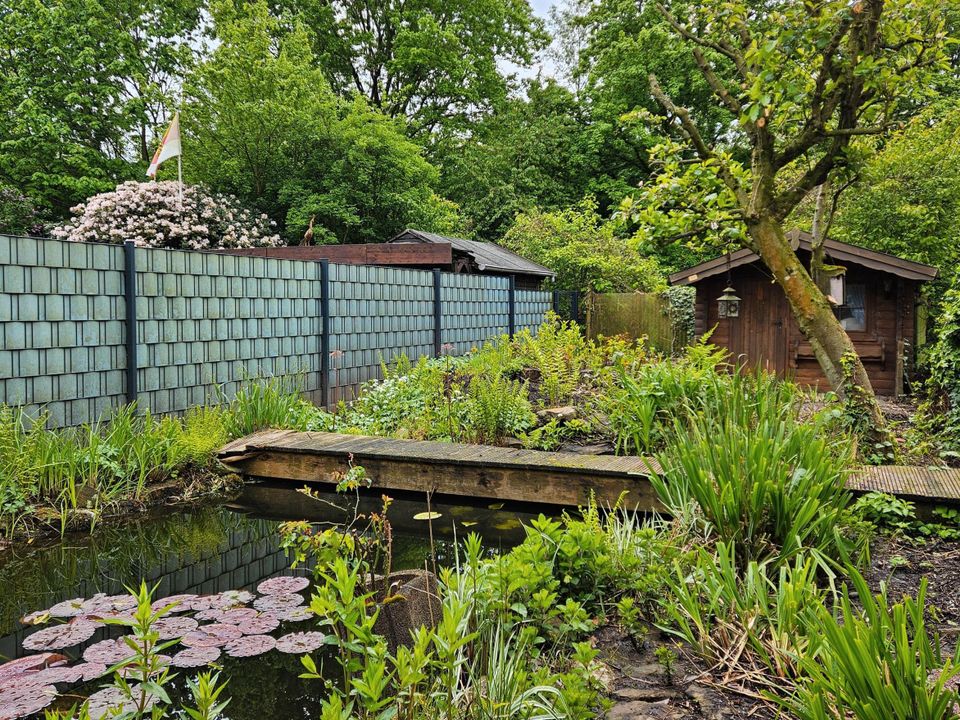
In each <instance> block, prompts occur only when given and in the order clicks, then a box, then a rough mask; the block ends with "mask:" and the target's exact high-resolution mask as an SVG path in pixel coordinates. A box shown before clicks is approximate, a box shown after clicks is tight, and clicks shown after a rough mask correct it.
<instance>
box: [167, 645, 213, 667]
mask: <svg viewBox="0 0 960 720" xmlns="http://www.w3.org/2000/svg"><path fill="white" fill-rule="evenodd" d="M219 657H220V648H218V647H189V648H187V649H186V650H181V651H180V652H178V653H177V654H176V655H174V656H173V657H172V658H171V659H170V664H171V665H173V666H174V667H179V668H194V667H201V666H203V665H209V664H210V663H213V662H216V661H217V659H218V658H219Z"/></svg>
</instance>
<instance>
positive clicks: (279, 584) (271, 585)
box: [257, 576, 310, 595]
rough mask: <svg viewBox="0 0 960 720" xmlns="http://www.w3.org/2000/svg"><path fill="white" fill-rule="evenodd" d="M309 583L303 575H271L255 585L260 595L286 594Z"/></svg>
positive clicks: (299, 589) (298, 589)
mask: <svg viewBox="0 0 960 720" xmlns="http://www.w3.org/2000/svg"><path fill="white" fill-rule="evenodd" d="M309 585H310V581H309V580H307V578H305V577H287V576H284V577H273V578H270V579H269V580H264V581H263V582H262V583H260V584H259V585H257V592H258V593H260V594H261V595H286V594H289V593H298V592H300V591H301V590H304V589H305V588H307V587H308V586H309Z"/></svg>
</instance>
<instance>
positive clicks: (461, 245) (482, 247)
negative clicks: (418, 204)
mask: <svg viewBox="0 0 960 720" xmlns="http://www.w3.org/2000/svg"><path fill="white" fill-rule="evenodd" d="M390 242H392V243H411V242H414V243H435V244H449V245H451V246H453V249H454V250H455V251H460V252H462V253H466V254H467V255H469V256H470V257H471V258H473V261H474V262H475V263H476V265H477V268H478V269H479V270H480V271H481V272H493V273H504V274H517V275H536V276H539V277H544V278H548V277H549V278H552V277H555V276H556V273H555V272H554V271H553V270H551V269H550V268H547V267H544V266H543V265H541V264H539V263H535V262H533V260H527V259H526V258H524V257H521V256H520V255H517V254H516V253H515V252H513V251H512V250H507V249H506V248H505V247H501V246H499V245H497V244H495V243H490V242H478V241H476V240H464V239H463V238H458V237H448V236H446V235H437V234H436V233H429V232H424V231H423V230H413V229H409V228H408V229H407V230H404V231H403V232H401V233H398V234H397V235H395V236H393V237H392V238H390Z"/></svg>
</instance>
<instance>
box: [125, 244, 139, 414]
mask: <svg viewBox="0 0 960 720" xmlns="http://www.w3.org/2000/svg"><path fill="white" fill-rule="evenodd" d="M136 251H137V246H136V243H134V241H133V240H125V241H124V243H123V300H124V303H125V304H126V315H127V318H126V335H127V337H126V345H127V348H126V350H127V383H126V385H127V387H126V390H127V402H128V403H131V404H132V403H135V402H136V401H137V394H138V392H137V256H136Z"/></svg>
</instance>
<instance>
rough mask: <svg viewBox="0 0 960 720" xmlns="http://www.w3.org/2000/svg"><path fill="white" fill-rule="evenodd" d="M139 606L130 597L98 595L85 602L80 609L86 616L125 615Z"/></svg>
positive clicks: (134, 599)
mask: <svg viewBox="0 0 960 720" xmlns="http://www.w3.org/2000/svg"><path fill="white" fill-rule="evenodd" d="M136 606H137V600H136V598H134V597H131V596H130V595H105V594H103V593H97V594H96V595H94V596H93V597H92V598H90V599H89V600H84V601H83V603H81V605H80V609H81V610H82V611H83V614H84V615H103V614H104V613H107V614H110V613H125V612H127V611H129V610H133V608H135V607H136Z"/></svg>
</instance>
